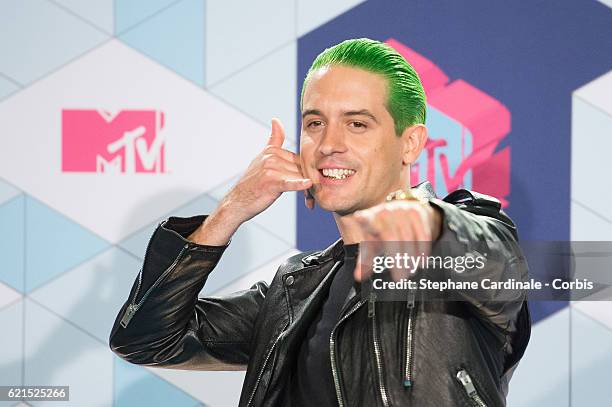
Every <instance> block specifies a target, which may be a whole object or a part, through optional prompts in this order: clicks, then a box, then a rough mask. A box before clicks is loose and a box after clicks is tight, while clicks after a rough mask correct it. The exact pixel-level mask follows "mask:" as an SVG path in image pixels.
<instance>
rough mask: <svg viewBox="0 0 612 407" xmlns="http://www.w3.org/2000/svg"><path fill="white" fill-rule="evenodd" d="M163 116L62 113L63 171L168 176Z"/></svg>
mask: <svg viewBox="0 0 612 407" xmlns="http://www.w3.org/2000/svg"><path fill="white" fill-rule="evenodd" d="M163 127H164V114H163V113H162V112H160V111H156V110H123V111H121V112H119V113H118V114H117V115H112V114H110V113H108V112H106V111H103V110H78V109H64V110H62V171H65V172H112V173H137V172H149V173H152V172H156V173H160V172H165V168H164V167H165V166H164V141H165V140H164V133H163V132H161V130H162V128H163Z"/></svg>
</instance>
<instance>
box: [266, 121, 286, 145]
mask: <svg viewBox="0 0 612 407" xmlns="http://www.w3.org/2000/svg"><path fill="white" fill-rule="evenodd" d="M284 142H285V130H284V129H283V125H282V124H281V122H280V120H278V119H277V118H273V119H272V134H270V139H269V140H268V145H269V146H274V147H282V146H283V143H284Z"/></svg>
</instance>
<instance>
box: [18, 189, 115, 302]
mask: <svg viewBox="0 0 612 407" xmlns="http://www.w3.org/2000/svg"><path fill="white" fill-rule="evenodd" d="M25 213H26V221H25V224H26V231H25V234H26V237H25V239H26V247H27V258H26V259H27V261H26V290H27V291H31V290H34V289H36V288H37V287H40V286H41V285H42V284H45V283H46V282H48V281H49V280H51V279H53V278H54V277H56V276H57V275H59V274H61V273H63V272H65V271H67V270H69V269H71V268H73V267H74V266H76V265H77V264H79V263H80V262H82V261H83V260H86V259H88V258H90V257H92V256H93V255H95V254H97V253H99V252H101V251H102V250H104V249H105V248H107V247H108V246H109V243H108V242H107V241H105V240H104V239H102V238H100V237H98V236H97V235H95V234H93V233H92V232H90V231H89V230H86V229H85V228H83V227H82V226H80V225H79V224H77V223H75V222H73V221H72V220H70V219H68V218H67V217H66V216H64V215H62V214H60V213H59V212H57V211H55V210H53V209H51V208H50V207H48V206H47V205H45V204H43V203H42V202H40V201H38V200H37V199H34V198H31V197H27V198H26V210H25Z"/></svg>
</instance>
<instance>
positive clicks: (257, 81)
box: [208, 41, 297, 148]
mask: <svg viewBox="0 0 612 407" xmlns="http://www.w3.org/2000/svg"><path fill="white" fill-rule="evenodd" d="M296 55H297V42H296V41H292V42H290V43H289V44H287V45H285V46H283V47H282V48H280V49H278V50H275V51H274V52H272V53H270V54H268V55H266V56H265V57H263V58H261V59H259V60H257V61H255V62H253V63H252V64H249V65H248V66H246V67H245V68H244V69H241V70H240V71H238V72H237V73H235V74H233V75H231V76H229V77H228V78H226V79H224V80H222V81H220V82H218V83H216V84H215V85H214V86H212V87H209V88H208V90H209V91H210V92H211V93H213V94H215V95H217V96H219V97H220V98H221V99H223V100H225V101H226V102H228V103H230V104H231V105H232V106H234V107H235V108H237V109H239V110H240V111H243V112H248V114H249V115H250V116H252V117H254V118H255V119H257V120H258V121H259V122H260V123H262V124H265V125H267V126H269V125H270V119H271V118H272V117H277V118H279V119H280V120H281V122H282V123H283V127H284V129H285V136H286V139H287V141H290V140H291V141H293V142H294V143H295V140H297V128H296V115H295V95H296V92H297V79H296V76H295V70H296V69H297V66H296ZM245 89H249V92H245V91H244V90H245ZM261 95H266V97H265V98H262V97H261ZM283 147H284V148H287V146H286V145H283Z"/></svg>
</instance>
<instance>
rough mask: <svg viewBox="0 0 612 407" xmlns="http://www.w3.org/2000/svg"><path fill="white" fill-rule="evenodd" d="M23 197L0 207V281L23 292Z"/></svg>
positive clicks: (18, 197)
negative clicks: (0, 262) (0, 263)
mask: <svg viewBox="0 0 612 407" xmlns="http://www.w3.org/2000/svg"><path fill="white" fill-rule="evenodd" d="M24 208H25V197H24V195H20V196H17V197H15V198H13V199H11V200H9V201H7V202H5V203H4V204H2V205H0V225H2V233H0V258H1V259H2V265H1V266H0V280H1V281H2V282H3V283H5V284H7V285H9V286H11V287H13V288H14V289H15V290H17V291H19V292H24V290H25V287H24V275H23V273H24V267H25V266H24V256H25V245H24Z"/></svg>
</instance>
